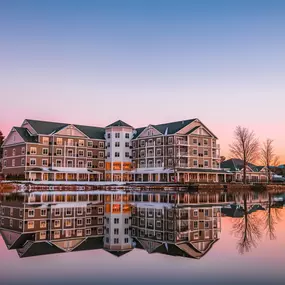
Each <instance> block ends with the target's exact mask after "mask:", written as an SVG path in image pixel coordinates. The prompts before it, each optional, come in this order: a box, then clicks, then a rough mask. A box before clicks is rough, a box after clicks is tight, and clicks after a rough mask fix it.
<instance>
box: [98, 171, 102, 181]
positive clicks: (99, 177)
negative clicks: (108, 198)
mask: <svg viewBox="0 0 285 285" xmlns="http://www.w3.org/2000/svg"><path fill="white" fill-rule="evenodd" d="M98 181H101V174H100V173H99V174H98Z"/></svg>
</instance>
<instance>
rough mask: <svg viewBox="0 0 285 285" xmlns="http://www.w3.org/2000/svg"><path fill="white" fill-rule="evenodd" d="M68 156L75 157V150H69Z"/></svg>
mask: <svg viewBox="0 0 285 285" xmlns="http://www.w3.org/2000/svg"><path fill="white" fill-rule="evenodd" d="M67 156H71V157H72V156H73V150H72V149H68V150H67Z"/></svg>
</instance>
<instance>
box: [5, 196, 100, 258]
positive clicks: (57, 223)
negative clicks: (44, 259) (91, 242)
mask: <svg viewBox="0 0 285 285" xmlns="http://www.w3.org/2000/svg"><path fill="white" fill-rule="evenodd" d="M0 217H1V224H0V227H1V235H2V237H3V239H4V240H5V242H6V245H7V247H8V248H9V249H17V251H18V254H19V255H20V257H24V256H26V255H29V256H31V255H36V252H37V250H38V249H40V250H41V251H44V254H48V253H60V252H66V251H72V250H74V249H75V248H76V247H78V246H79V245H80V244H81V243H83V242H85V241H86V239H89V238H95V239H96V238H101V239H102V238H103V235H104V205H103V198H102V195H98V194H88V195H87V194H86V193H76V194H70V195H62V194H57V195H49V194H43V193H42V194H38V195H37V194H36V195H34V194H30V195H20V196H17V197H14V198H13V197H12V198H11V197H9V196H7V197H6V198H4V201H2V203H1V204H0ZM32 253H33V254H32Z"/></svg>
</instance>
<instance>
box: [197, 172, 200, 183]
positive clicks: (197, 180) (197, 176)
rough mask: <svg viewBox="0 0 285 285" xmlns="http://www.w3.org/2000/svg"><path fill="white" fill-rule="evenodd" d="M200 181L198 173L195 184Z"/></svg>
mask: <svg viewBox="0 0 285 285" xmlns="http://www.w3.org/2000/svg"><path fill="white" fill-rule="evenodd" d="M199 181H200V175H199V173H197V182H199Z"/></svg>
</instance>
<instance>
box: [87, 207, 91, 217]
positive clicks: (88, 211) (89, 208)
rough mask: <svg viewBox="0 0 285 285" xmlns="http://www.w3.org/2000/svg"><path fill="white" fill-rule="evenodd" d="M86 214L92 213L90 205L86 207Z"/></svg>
mask: <svg viewBox="0 0 285 285" xmlns="http://www.w3.org/2000/svg"><path fill="white" fill-rule="evenodd" d="M86 214H87V215H91V214H92V208H91V207H88V208H86Z"/></svg>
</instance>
